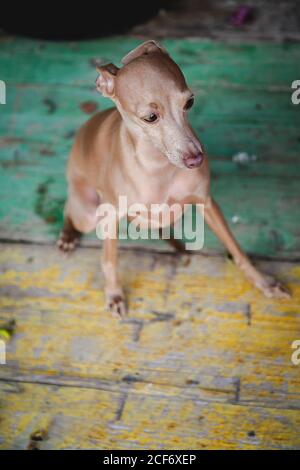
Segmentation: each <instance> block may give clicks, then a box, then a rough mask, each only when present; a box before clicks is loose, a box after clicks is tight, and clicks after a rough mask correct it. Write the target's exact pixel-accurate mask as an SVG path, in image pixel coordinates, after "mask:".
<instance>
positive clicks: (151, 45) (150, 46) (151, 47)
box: [121, 39, 168, 65]
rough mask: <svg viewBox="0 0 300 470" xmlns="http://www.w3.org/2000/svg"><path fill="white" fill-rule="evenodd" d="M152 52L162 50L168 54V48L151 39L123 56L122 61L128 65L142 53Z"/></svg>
mask: <svg viewBox="0 0 300 470" xmlns="http://www.w3.org/2000/svg"><path fill="white" fill-rule="evenodd" d="M151 52H162V53H163V54H167V55H168V53H167V51H166V49H165V48H164V47H163V46H162V45H161V44H159V43H158V42H156V41H153V40H152V39H151V40H150V41H146V42H144V43H143V44H141V45H140V46H138V47H136V48H135V49H133V50H132V51H131V52H129V53H128V54H127V55H126V56H125V57H123V59H122V60H121V62H122V64H123V65H127V64H129V62H131V61H132V60H133V59H136V58H137V57H140V56H141V55H145V54H149V53H151Z"/></svg>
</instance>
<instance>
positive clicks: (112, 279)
mask: <svg viewBox="0 0 300 470" xmlns="http://www.w3.org/2000/svg"><path fill="white" fill-rule="evenodd" d="M117 264H118V240H117V237H116V238H114V239H112V238H106V239H105V240H104V241H103V248H102V270H103V273H104V277H105V289H104V293H105V300H106V308H107V309H108V310H109V311H110V312H111V313H112V314H113V315H114V316H117V317H122V316H124V315H125V314H126V302H125V297H124V293H123V289H122V287H121V285H120V282H119V279H118V272H117Z"/></svg>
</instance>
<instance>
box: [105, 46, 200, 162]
mask: <svg viewBox="0 0 300 470" xmlns="http://www.w3.org/2000/svg"><path fill="white" fill-rule="evenodd" d="M122 63H123V67H122V68H120V69H119V68H118V67H116V66H115V65H113V64H108V65H104V66H101V67H98V69H97V70H98V72H99V77H98V78H97V81H96V86H97V89H98V91H99V92H100V93H102V94H103V95H104V96H107V97H109V98H111V99H112V100H113V101H114V102H115V104H116V106H117V108H118V110H119V112H120V113H121V115H122V117H123V119H124V121H125V123H126V124H127V126H128V127H129V128H130V129H131V130H132V131H133V132H135V133H139V134H140V135H143V136H144V138H147V139H148V140H150V141H151V142H152V144H153V145H154V146H155V147H156V148H157V149H159V150H160V151H161V152H162V153H163V154H165V155H166V156H167V157H168V159H169V160H170V162H172V163H173V164H174V165H176V166H178V167H180V168H184V167H187V168H196V167H199V166H200V165H201V163H202V161H203V159H204V153H203V149H202V145H201V144H200V142H199V140H198V138H197V137H196V136H195V134H194V132H193V130H192V128H191V127H190V125H189V123H188V111H189V109H190V108H191V107H192V106H193V104H194V96H193V93H192V92H191V90H190V89H189V88H188V86H187V84H186V81H185V78H184V76H183V74H182V72H181V70H180V69H179V67H178V65H177V64H176V63H175V62H174V61H173V60H172V59H171V58H170V56H169V55H168V53H167V51H166V50H165V49H164V48H163V47H162V46H161V45H160V44H158V43H157V42H155V41H147V42H145V43H143V44H141V45H140V46H138V47H137V48H136V49H134V50H133V51H131V52H129V54H127V55H126V56H125V57H124V58H123V59H122Z"/></svg>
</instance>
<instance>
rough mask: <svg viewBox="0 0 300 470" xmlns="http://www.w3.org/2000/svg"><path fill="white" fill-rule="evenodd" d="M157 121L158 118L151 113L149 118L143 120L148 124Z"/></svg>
mask: <svg viewBox="0 0 300 470" xmlns="http://www.w3.org/2000/svg"><path fill="white" fill-rule="evenodd" d="M157 119H158V116H157V114H155V113H151V114H149V116H146V117H144V118H143V120H144V121H146V122H155V121H157Z"/></svg>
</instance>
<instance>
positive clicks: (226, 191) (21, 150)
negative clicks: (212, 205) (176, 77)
mask: <svg viewBox="0 0 300 470" xmlns="http://www.w3.org/2000/svg"><path fill="white" fill-rule="evenodd" d="M139 42H140V41H138V40H137V39H132V38H122V39H121V40H120V38H110V39H105V40H99V41H88V42H81V43H51V42H41V41H31V40H20V39H19V40H17V39H13V38H4V39H2V40H1V41H0V79H2V80H5V81H6V84H7V105H5V106H1V107H0V165H1V176H0V196H1V205H0V230H1V236H2V238H9V239H20V238H21V239H25V240H48V241H49V240H54V238H55V237H56V235H57V233H58V231H59V228H60V224H61V220H62V208H63V201H64V198H65V193H66V185H65V181H64V168H65V161H66V158H67V155H68V152H69V150H70V147H71V145H72V139H73V136H74V133H75V132H76V129H78V127H79V126H80V125H81V124H82V123H83V122H84V121H85V120H86V119H87V118H88V117H89V115H90V113H92V112H93V111H95V110H96V109H105V108H107V107H109V106H111V103H110V101H109V100H107V99H105V98H103V97H101V96H100V95H99V94H98V93H96V91H95V89H94V81H95V78H96V72H95V62H96V61H103V62H108V61H109V62H111V61H112V62H115V63H116V64H117V65H120V59H121V58H122V56H123V55H124V54H126V53H127V52H128V51H129V50H130V49H132V48H133V47H135V46H136V45H137V44H138V43H139ZM164 44H165V46H166V47H167V49H168V50H169V52H170V54H171V55H172V57H174V59H175V60H176V61H177V62H178V63H179V64H180V65H181V66H182V68H183V71H184V73H185V76H186V78H187V81H188V83H189V84H190V86H191V88H192V89H193V90H194V91H195V93H196V95H197V101H196V106H195V108H194V109H193V110H192V112H191V122H192V124H193V126H194V128H195V129H196V131H197V133H198V135H199V137H200V138H201V140H202V141H203V143H204V145H205V147H206V148H207V151H208V153H209V155H210V156H211V169H212V175H213V183H212V187H213V193H214V194H215V196H216V198H217V199H218V201H219V202H220V205H221V206H222V207H223V208H224V212H225V215H226V216H227V218H228V220H229V222H230V223H231V225H232V228H233V230H234V232H235V234H236V236H237V237H238V238H239V240H240V241H241V243H242V245H243V246H244V247H245V248H246V250H247V251H249V252H251V253H257V254H262V255H273V256H291V257H293V256H295V255H297V254H299V253H300V236H299V235H300V233H299V215H298V214H299V210H298V207H299V194H298V193H299V191H298V187H299V179H300V160H299V155H300V106H295V105H292V103H291V88H290V87H291V82H292V81H293V80H295V79H297V78H299V77H300V65H299V64H300V46H299V45H298V44H292V43H288V44H267V43H263V44H259V43H253V44H220V43H218V42H212V41H203V40H198V39H193V40H187V39H186V40H167V41H164ZM240 151H246V152H248V153H249V154H255V155H256V156H257V159H256V160H255V161H251V162H249V163H248V164H246V165H240V164H237V163H235V162H234V161H233V160H232V156H233V155H234V154H235V153H236V152H240ZM234 216H237V217H238V222H237V223H236V224H233V223H232V222H231V219H232V217H234ZM235 219H236V217H235ZM205 240H206V241H205V248H207V249H209V250H212V249H213V250H221V246H220V244H219V243H218V242H217V241H216V240H215V238H214V236H213V235H212V234H211V233H210V232H209V231H207V233H206V237H205Z"/></svg>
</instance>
